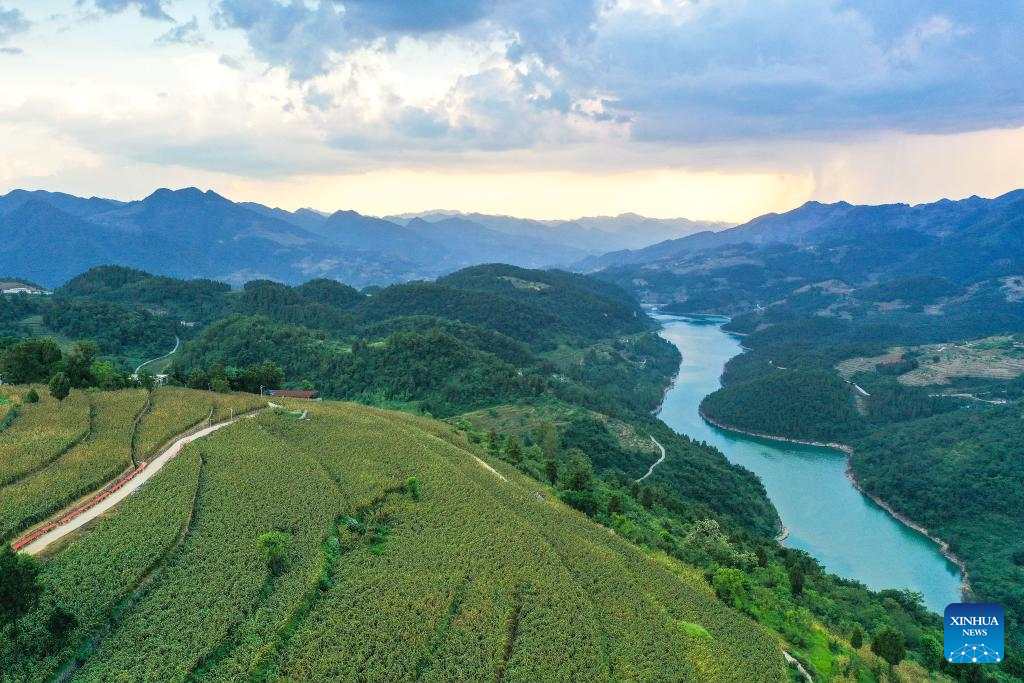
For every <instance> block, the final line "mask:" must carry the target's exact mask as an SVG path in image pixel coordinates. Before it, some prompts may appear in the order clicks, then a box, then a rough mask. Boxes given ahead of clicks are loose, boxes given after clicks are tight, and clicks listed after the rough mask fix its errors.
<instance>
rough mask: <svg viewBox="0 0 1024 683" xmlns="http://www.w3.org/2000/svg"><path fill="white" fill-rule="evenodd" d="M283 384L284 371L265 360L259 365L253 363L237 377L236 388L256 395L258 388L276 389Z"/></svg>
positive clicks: (272, 362)
mask: <svg viewBox="0 0 1024 683" xmlns="http://www.w3.org/2000/svg"><path fill="white" fill-rule="evenodd" d="M283 383H284V371H283V370H281V368H279V367H278V366H277V364H276V363H274V361H271V360H265V361H263V362H262V363H260V364H259V365H256V364H255V363H253V364H252V365H250V366H249V367H247V368H246V369H245V371H244V372H242V375H241V377H239V381H238V388H239V389H241V390H242V391H248V392H249V393H252V394H258V393H259V391H260V387H263V388H264V389H278V388H280V387H281V385H282V384H283Z"/></svg>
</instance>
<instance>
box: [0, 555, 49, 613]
mask: <svg viewBox="0 0 1024 683" xmlns="http://www.w3.org/2000/svg"><path fill="white" fill-rule="evenodd" d="M40 591H41V588H40V586H39V566H38V565H37V564H36V561H35V559H34V558H32V557H30V556H28V555H25V554H23V553H16V552H14V550H13V549H12V548H11V546H10V545H8V544H6V543H5V544H4V545H3V546H2V547H0V624H7V623H13V622H14V621H15V620H17V619H18V617H20V616H21V615H22V614H24V613H25V612H27V611H28V610H29V608H30V607H32V605H34V604H35V602H36V600H37V599H38V598H39V593H40Z"/></svg>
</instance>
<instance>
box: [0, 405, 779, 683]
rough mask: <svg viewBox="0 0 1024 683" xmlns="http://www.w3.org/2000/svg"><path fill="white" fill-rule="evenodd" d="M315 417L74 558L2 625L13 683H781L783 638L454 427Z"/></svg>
mask: <svg viewBox="0 0 1024 683" xmlns="http://www.w3.org/2000/svg"><path fill="white" fill-rule="evenodd" d="M307 410H308V411H309V414H310V419H308V420H303V421H300V422H296V421H293V420H289V419H287V418H286V417H285V416H284V415H283V414H282V415H277V414H272V413H266V414H264V415H262V416H260V417H259V418H257V419H256V420H243V421H241V422H239V423H238V424H237V425H235V426H234V427H232V428H230V429H228V430H225V431H222V432H218V433H217V434H215V435H213V436H212V437H210V438H209V439H208V440H207V441H204V442H200V443H197V444H195V445H193V446H190V447H189V448H188V449H186V451H185V452H184V453H183V454H182V455H180V456H179V457H178V459H176V460H175V461H173V462H172V463H171V464H170V465H168V467H167V468H165V470H164V471H162V472H161V473H160V474H158V475H157V476H156V477H155V478H154V479H153V481H152V482H151V483H149V484H148V485H147V486H146V487H145V489H143V490H142V492H141V493H140V494H138V495H137V496H134V497H132V498H131V499H129V501H128V502H126V503H125V505H124V507H123V508H122V509H120V510H119V511H118V512H117V513H116V514H115V515H112V516H109V517H106V518H104V519H103V520H102V521H101V522H100V523H99V524H98V525H97V526H96V527H95V528H93V529H92V530H91V531H88V532H86V533H85V534H83V535H81V536H80V537H79V538H78V539H76V540H75V541H74V542H73V543H72V544H70V545H69V546H67V547H66V548H64V549H63V550H61V551H60V552H58V553H56V554H55V555H54V556H53V557H52V559H50V560H49V561H48V562H46V563H45V564H44V565H43V568H42V572H41V573H40V577H39V585H40V587H41V590H42V593H41V596H40V597H39V599H38V600H35V601H33V603H32V605H30V607H29V609H28V611H27V613H25V615H24V616H22V617H21V619H20V620H19V621H18V624H17V626H18V629H17V630H15V629H14V627H13V625H7V626H4V627H3V628H5V629H6V630H5V635H6V636H7V638H6V639H5V640H4V642H5V644H4V645H3V646H2V647H0V664H3V666H0V670H2V672H3V673H2V674H0V680H3V681H4V683H9V682H13V681H29V680H38V679H39V678H44V677H48V676H52V675H54V674H55V673H56V672H57V671H59V670H61V669H62V667H64V666H66V665H71V666H72V667H74V668H75V669H77V672H76V679H80V680H85V681H92V680H104V681H106V680H111V679H124V680H189V679H191V680H213V681H229V680H230V681H235V680H245V679H253V680H279V679H289V680H297V679H303V680H365V681H398V680H409V681H412V680H416V679H421V680H433V681H449V680H492V679H494V678H501V679H502V680H508V681H539V680H574V681H575V680H580V681H582V680H622V679H624V678H628V679H630V680H636V681H643V680H652V681H653V680H665V679H666V677H668V678H670V679H673V680H674V679H680V678H685V679H693V680H702V681H717V680H723V681H744V682H745V681H779V680H780V679H781V678H782V677H783V673H784V670H785V666H784V664H783V662H782V657H781V653H780V652H779V648H778V644H777V642H776V640H775V639H774V638H773V637H772V636H771V635H770V634H769V633H767V632H766V631H764V630H763V629H761V628H760V627H758V626H756V625H755V624H754V623H753V622H752V621H750V620H749V619H747V618H745V617H743V616H741V615H740V614H738V613H736V612H734V611H732V610H730V609H729V608H727V607H725V606H724V605H722V604H721V603H720V602H719V601H718V600H717V599H716V598H715V596H714V594H713V592H712V591H711V590H710V588H709V587H708V586H707V585H706V584H705V583H704V580H703V579H702V578H701V577H700V575H699V574H697V573H696V572H694V571H693V570H692V569H690V568H688V567H686V566H685V565H683V564H681V563H679V562H678V561H676V560H672V559H669V558H668V557H666V556H664V555H657V556H653V557H652V556H648V555H645V554H644V553H642V552H641V551H640V550H638V549H637V548H636V547H635V546H633V545H632V544H630V543H629V542H627V541H626V540H624V539H622V538H620V537H619V536H618V535H613V534H609V533H608V531H607V530H606V529H603V528H601V527H600V526H597V525H595V524H593V523H592V522H591V521H589V520H588V519H587V518H586V517H584V516H582V515H580V514H579V513H576V512H574V511H572V510H570V509H569V508H567V507H566V506H564V505H562V504H561V503H559V502H558V501H557V500H555V499H554V498H550V499H541V498H539V497H538V496H537V495H536V493H537V486H538V484H537V482H536V481H534V480H532V479H529V478H526V477H524V476H523V475H521V474H519V473H517V472H515V471H514V470H512V469H510V468H508V467H506V466H504V465H503V464H501V463H500V462H494V463H493V467H495V468H497V471H498V473H500V476H498V475H496V473H495V472H494V471H489V470H488V469H486V468H484V467H482V466H481V464H480V461H479V460H478V459H479V458H480V457H481V456H482V454H481V453H479V452H478V451H474V449H473V447H472V446H471V445H470V444H469V443H468V442H467V441H465V439H464V438H463V437H461V436H458V435H456V434H453V433H452V432H451V431H450V429H449V428H448V427H447V426H446V425H444V424H440V423H436V422H432V421H429V420H425V419H422V418H417V417H414V416H409V415H402V414H398V413H388V412H383V411H379V410H374V409H369V408H364V407H358V406H353V405H344V404H332V403H322V404H308V407H307ZM197 481H198V482H199V485H198V488H197V487H196V482H197ZM543 490H545V491H546V490H547V489H546V487H544V488H543ZM193 496H194V497H195V501H194V504H193ZM188 520H190V521H188ZM154 527H155V528H154ZM118 566H121V567H122V571H121V572H120V576H121V577H122V578H120V579H119V580H115V578H114V574H112V573H111V571H110V570H111V569H113V568H115V567H118ZM78 574H84V575H87V576H88V577H89V578H88V581H87V582H86V583H85V584H84V587H82V586H79V589H80V590H84V591H86V592H87V595H84V596H82V599H81V600H75V601H69V600H68V598H67V591H68V590H71V589H72V587H73V586H74V577H75V576H77V575H78ZM229 587H230V588H229ZM62 624H63V625H62ZM33 643H34V644H35V645H32V644H33ZM398 643H400V644H401V645H400V646H398V645H397V644H398ZM566 652H572V653H573V656H572V657H566V656H565V654H564V653H566Z"/></svg>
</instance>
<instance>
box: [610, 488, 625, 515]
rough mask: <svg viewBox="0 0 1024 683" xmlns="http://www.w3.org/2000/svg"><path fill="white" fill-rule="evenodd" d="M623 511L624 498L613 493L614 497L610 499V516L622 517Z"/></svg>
mask: <svg viewBox="0 0 1024 683" xmlns="http://www.w3.org/2000/svg"><path fill="white" fill-rule="evenodd" d="M623 509H624V508H623V506H622V496H620V495H619V494H617V493H613V494H612V497H611V498H609V499H608V514H610V515H621V514H622V511H623Z"/></svg>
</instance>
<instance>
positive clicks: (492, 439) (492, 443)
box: [487, 429, 501, 457]
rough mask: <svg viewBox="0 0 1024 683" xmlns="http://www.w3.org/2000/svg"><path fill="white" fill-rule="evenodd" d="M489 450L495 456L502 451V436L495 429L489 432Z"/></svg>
mask: <svg viewBox="0 0 1024 683" xmlns="http://www.w3.org/2000/svg"><path fill="white" fill-rule="evenodd" d="M487 452H488V453H490V454H491V455H493V456H495V457H497V455H498V454H499V453H501V437H499V436H498V432H496V431H494V430H493V429H492V430H491V431H489V432H487Z"/></svg>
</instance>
